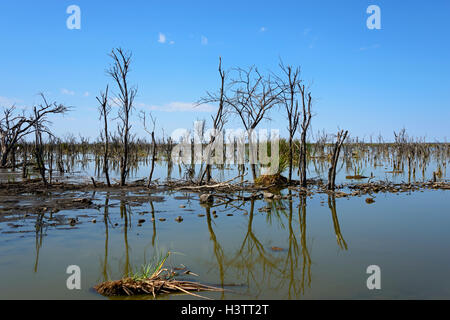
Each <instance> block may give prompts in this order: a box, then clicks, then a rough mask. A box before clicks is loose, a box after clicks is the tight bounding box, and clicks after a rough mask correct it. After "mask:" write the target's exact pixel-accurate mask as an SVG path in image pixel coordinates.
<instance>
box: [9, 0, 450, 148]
mask: <svg viewBox="0 0 450 320" xmlns="http://www.w3.org/2000/svg"><path fill="white" fill-rule="evenodd" d="M72 4H74V5H78V6H79V7H80V9H81V29H80V30H69V29H67V27H66V20H67V18H68V17H69V14H67V13H66V8H67V7H68V6H69V5H72ZM371 4H374V5H378V6H379V7H380V9H381V30H369V29H368V28H367V27H366V20H367V18H368V17H369V14H367V13H366V8H367V7H368V6H369V5H371ZM449 16H450V1H444V0H443V1H439V0H434V1H432V2H431V1H430V2H425V1H396V0H391V1H379V0H372V1H363V0H347V1H331V0H330V1H320V0H319V1H301V0H296V1H242V0H241V1H82V0H71V1H62V0H58V1H20V0H18V1H2V2H1V4H0V36H1V41H0V46H1V47H0V70H1V71H0V74H1V76H0V106H8V105H9V104H12V103H15V104H16V105H18V106H21V107H30V106H31V105H33V103H37V102H39V97H38V95H37V94H38V93H39V92H44V93H45V94H46V95H47V97H48V98H49V99H50V100H55V101H58V102H61V103H64V104H67V105H70V106H73V107H74V109H73V111H72V112H70V114H68V115H66V116H65V117H64V119H63V120H61V121H59V120H58V121H54V124H53V127H54V128H55V131H56V133H57V134H58V135H65V134H66V133H69V132H71V133H73V134H74V135H75V136H78V135H79V134H81V135H83V136H89V137H91V139H95V138H96V137H97V136H98V132H99V126H100V122H99V121H98V113H97V103H96V99H95V96H96V95H98V94H99V91H100V90H103V89H104V87H105V86H106V84H108V83H109V84H112V82H111V80H110V79H109V78H108V77H107V75H106V74H105V69H106V68H107V67H108V65H109V63H110V58H109V57H108V53H109V52H110V51H111V49H112V48H113V47H118V46H121V47H123V48H125V49H128V50H131V51H132V52H133V66H132V73H131V74H130V81H131V83H132V84H135V85H136V86H137V87H138V90H139V92H138V97H137V98H136V105H137V107H138V110H141V109H142V110H153V111H152V112H153V114H154V116H155V117H156V118H157V127H158V128H157V130H158V135H160V132H161V129H162V128H164V130H165V132H166V133H170V132H171V131H173V130H174V129H176V128H180V127H182V128H192V122H193V121H194V120H196V119H206V120H209V119H210V115H211V113H210V112H209V111H210V109H208V108H203V109H201V110H197V109H192V108H190V106H191V104H192V102H194V101H196V100H197V99H198V98H200V97H201V96H202V95H204V93H205V91H206V90H214V89H215V88H217V86H218V75H217V64H218V57H219V56H222V59H223V65H224V67H225V68H231V67H236V66H239V67H246V66H250V65H253V64H254V65H256V66H257V67H258V68H259V69H261V70H274V71H275V70H276V69H277V65H278V62H279V58H280V57H281V58H282V59H283V61H284V62H285V64H294V65H299V66H301V68H302V77H303V79H304V80H305V81H306V82H307V83H310V84H311V90H312V95H313V98H314V106H313V109H314V113H315V116H314V118H313V122H312V130H313V132H317V131H318V130H322V129H324V130H325V131H326V132H335V131H336V130H337V129H338V128H345V129H348V130H349V131H350V133H351V134H352V135H353V136H359V137H361V138H365V139H366V140H368V139H369V136H370V135H373V136H374V137H376V136H378V134H380V133H381V134H382V135H383V136H385V137H386V138H392V132H393V131H394V130H399V129H401V128H402V127H405V128H407V130H408V132H409V134H410V135H413V136H420V137H426V138H427V140H441V141H442V140H446V139H448V138H449V136H450V135H449V130H448V127H449V126H448V119H449V118H450V112H449V106H450V90H449V87H450V77H449V76H450V59H449V57H450V44H449V31H450V26H449V24H448V18H449ZM136 114H137V112H136ZM271 117H272V121H271V122H270V123H264V124H262V126H261V127H264V128H280V129H281V132H282V134H283V133H284V132H285V127H286V121H285V118H284V116H283V115H282V114H281V113H280V112H273V113H272V114H271ZM237 125H238V122H231V123H230V124H229V126H230V127H237ZM134 129H135V130H136V133H138V135H141V136H143V135H144V133H143V131H142V130H141V128H140V125H139V124H138V121H136V123H135V125H134Z"/></svg>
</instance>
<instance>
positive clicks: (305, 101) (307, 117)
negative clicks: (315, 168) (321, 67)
mask: <svg viewBox="0 0 450 320" xmlns="http://www.w3.org/2000/svg"><path fill="white" fill-rule="evenodd" d="M298 88H299V90H300V96H301V103H302V109H303V120H302V123H301V125H300V127H301V129H302V131H301V134H300V157H299V163H298V168H299V177H300V185H301V186H302V187H303V188H306V186H307V181H306V154H307V148H306V134H307V133H308V128H309V125H310V124H311V117H312V114H311V103H312V100H311V92H309V91H307V89H306V88H305V86H304V85H301V84H298Z"/></svg>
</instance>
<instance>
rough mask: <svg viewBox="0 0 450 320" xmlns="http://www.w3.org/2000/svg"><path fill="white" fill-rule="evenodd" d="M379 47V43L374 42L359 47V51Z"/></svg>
mask: <svg viewBox="0 0 450 320" xmlns="http://www.w3.org/2000/svg"><path fill="white" fill-rule="evenodd" d="M379 47H380V45H379V44H378V43H376V44H373V45H371V46H366V47H360V48H359V51H366V50H370V49H377V48H379Z"/></svg>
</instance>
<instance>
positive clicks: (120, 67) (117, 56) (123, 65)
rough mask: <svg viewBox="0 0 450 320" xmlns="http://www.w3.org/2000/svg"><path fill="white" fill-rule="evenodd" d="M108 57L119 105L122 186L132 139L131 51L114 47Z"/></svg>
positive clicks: (132, 91)
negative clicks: (129, 83)
mask: <svg viewBox="0 0 450 320" xmlns="http://www.w3.org/2000/svg"><path fill="white" fill-rule="evenodd" d="M110 57H111V58H112V59H113V63H112V65H111V66H110V68H109V69H108V70H107V73H108V74H109V75H110V76H111V77H112V78H113V79H114V81H115V83H116V85H117V88H118V93H117V94H116V101H117V104H118V106H119V112H118V118H119V124H118V125H117V132H118V135H119V138H120V140H121V144H122V148H123V151H122V155H121V159H120V185H121V186H124V185H125V183H126V179H127V176H128V173H129V164H128V162H129V161H128V158H129V152H130V142H131V140H132V136H131V132H130V131H131V124H130V116H131V114H132V112H133V110H134V105H133V103H134V98H135V97H136V94H137V89H136V88H133V87H130V86H129V85H128V75H129V72H130V63H131V53H127V52H125V51H123V49H122V48H116V49H113V50H112V51H111V54H110Z"/></svg>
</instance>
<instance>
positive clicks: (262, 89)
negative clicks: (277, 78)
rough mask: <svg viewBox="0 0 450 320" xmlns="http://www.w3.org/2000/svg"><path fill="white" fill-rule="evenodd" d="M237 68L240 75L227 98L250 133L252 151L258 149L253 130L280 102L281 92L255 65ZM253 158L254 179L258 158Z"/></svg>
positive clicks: (232, 83) (233, 83) (233, 81)
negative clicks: (253, 138)
mask: <svg viewBox="0 0 450 320" xmlns="http://www.w3.org/2000/svg"><path fill="white" fill-rule="evenodd" d="M235 70H236V71H237V73H238V75H237V78H235V79H234V80H232V82H231V85H232V89H231V90H232V93H233V96H232V97H231V98H230V99H227V103H228V104H229V105H230V106H231V107H232V109H233V111H234V113H236V114H237V115H238V117H239V118H240V119H241V122H242V124H243V126H244V128H245V130H246V131H247V133H248V135H249V147H250V151H249V152H250V153H252V151H253V152H255V151H256V145H254V143H253V141H252V135H253V132H254V130H255V128H256V127H257V126H258V124H259V123H260V122H261V121H262V120H263V119H267V113H268V111H269V110H270V109H271V108H272V107H273V106H275V105H276V104H277V103H278V102H279V101H278V96H279V95H280V92H278V90H277V88H276V87H275V86H274V84H273V83H272V81H271V79H270V77H268V78H266V77H264V76H263V75H262V74H261V73H260V72H259V71H258V69H257V68H255V67H254V66H252V67H250V68H248V69H247V70H244V69H240V68H238V69H235ZM250 158H252V156H250ZM252 160H253V163H252V164H251V168H252V174H253V179H256V163H255V162H256V159H252Z"/></svg>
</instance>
